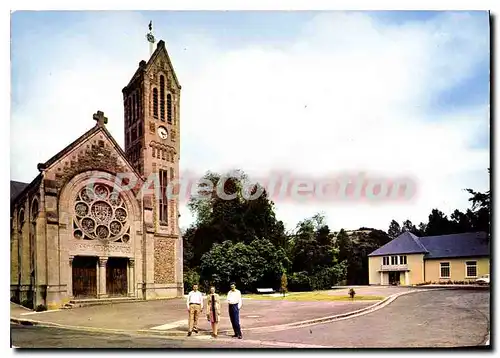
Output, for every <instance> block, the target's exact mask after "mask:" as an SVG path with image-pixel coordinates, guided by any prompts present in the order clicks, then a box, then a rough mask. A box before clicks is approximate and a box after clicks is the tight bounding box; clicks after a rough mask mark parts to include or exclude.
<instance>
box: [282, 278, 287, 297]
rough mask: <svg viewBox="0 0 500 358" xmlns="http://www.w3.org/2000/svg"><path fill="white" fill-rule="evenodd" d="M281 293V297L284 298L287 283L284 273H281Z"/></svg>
mask: <svg viewBox="0 0 500 358" xmlns="http://www.w3.org/2000/svg"><path fill="white" fill-rule="evenodd" d="M281 292H282V293H283V297H285V295H286V293H287V292H288V282H287V279H286V273H285V272H283V274H282V275H281Z"/></svg>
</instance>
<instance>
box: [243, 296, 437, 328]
mask: <svg viewBox="0 0 500 358" xmlns="http://www.w3.org/2000/svg"><path fill="white" fill-rule="evenodd" d="M438 289H441V290H442V289H445V288H441V287H440V288H435V289H434V288H433V289H432V290H438ZM430 290H431V289H419V290H414V291H413V290H412V291H406V292H401V293H396V294H393V295H391V296H388V297H386V298H384V299H383V300H380V301H378V302H377V303H375V304H373V305H371V306H368V307H365V308H362V309H359V310H356V311H352V312H347V313H342V314H338V315H334V316H328V317H322V318H315V319H311V320H307V321H301V322H294V323H288V324H283V325H276V326H268V327H255V328H248V329H245V330H244V331H252V332H255V333H266V332H275V331H283V330H287V329H293V328H299V327H307V326H312V325H316V324H320V323H328V322H333V321H340V320H343V319H347V318H353V317H358V316H362V315H364V314H368V313H371V312H374V311H377V310H379V309H381V308H383V307H385V306H387V305H389V304H391V303H392V302H393V301H394V300H396V299H397V298H398V297H401V296H404V295H408V294H411V293H415V292H424V291H430Z"/></svg>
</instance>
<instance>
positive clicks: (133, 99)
mask: <svg viewBox="0 0 500 358" xmlns="http://www.w3.org/2000/svg"><path fill="white" fill-rule="evenodd" d="M135 100H136V98H135V93H134V94H133V95H132V123H133V122H135V106H136V103H135Z"/></svg>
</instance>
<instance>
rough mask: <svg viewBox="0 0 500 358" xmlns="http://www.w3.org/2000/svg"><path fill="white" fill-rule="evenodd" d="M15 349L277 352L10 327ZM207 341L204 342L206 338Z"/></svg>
mask: <svg viewBox="0 0 500 358" xmlns="http://www.w3.org/2000/svg"><path fill="white" fill-rule="evenodd" d="M11 337H12V345H13V346H15V347H19V348H174V349H178V348H275V347H276V346H275V345H272V344H271V345H265V344H261V343H260V342H249V341H248V340H239V339H236V338H229V337H228V338H221V339H219V338H218V339H217V340H214V339H212V338H210V336H205V337H206V338H207V339H198V338H196V337H195V336H192V337H190V338H188V337H176V338H174V337H159V336H156V337H155V336H153V337H146V336H138V335H119V334H101V333H91V332H82V331H71V330H66V329H59V328H48V327H35V326H19V325H12V324H11ZM205 337H204V338H205Z"/></svg>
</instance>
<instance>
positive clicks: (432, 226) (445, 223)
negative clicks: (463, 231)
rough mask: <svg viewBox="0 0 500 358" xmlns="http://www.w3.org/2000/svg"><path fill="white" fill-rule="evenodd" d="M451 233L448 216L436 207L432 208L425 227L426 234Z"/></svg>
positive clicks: (451, 225) (451, 228) (451, 226)
mask: <svg viewBox="0 0 500 358" xmlns="http://www.w3.org/2000/svg"><path fill="white" fill-rule="evenodd" d="M452 233H453V224H452V223H451V222H450V220H449V219H448V217H447V216H446V215H445V214H444V213H443V212H442V211H440V210H438V209H432V212H431V214H430V215H429V222H428V224H427V228H426V232H425V234H426V236H438V235H448V234H452Z"/></svg>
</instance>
